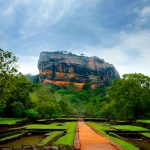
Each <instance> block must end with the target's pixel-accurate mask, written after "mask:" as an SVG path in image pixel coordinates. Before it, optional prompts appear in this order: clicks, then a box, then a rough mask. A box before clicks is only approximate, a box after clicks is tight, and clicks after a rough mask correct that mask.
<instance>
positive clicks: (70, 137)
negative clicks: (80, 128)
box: [54, 122, 76, 146]
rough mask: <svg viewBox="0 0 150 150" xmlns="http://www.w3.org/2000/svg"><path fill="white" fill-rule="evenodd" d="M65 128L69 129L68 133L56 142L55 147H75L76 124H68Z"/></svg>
mask: <svg viewBox="0 0 150 150" xmlns="http://www.w3.org/2000/svg"><path fill="white" fill-rule="evenodd" d="M65 127H66V128H67V133H66V134H65V135H64V136H62V137H61V138H59V139H58V140H57V141H56V142H54V145H70V146H72V145H73V142H74V134H75V128H76V122H67V123H66V125H65Z"/></svg>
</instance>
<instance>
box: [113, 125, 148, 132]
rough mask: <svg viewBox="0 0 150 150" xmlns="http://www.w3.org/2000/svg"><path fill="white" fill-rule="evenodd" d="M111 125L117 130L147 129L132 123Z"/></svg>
mask: <svg viewBox="0 0 150 150" xmlns="http://www.w3.org/2000/svg"><path fill="white" fill-rule="evenodd" d="M111 127H113V128H115V129H119V130H128V131H148V129H146V128H143V127H139V126H133V125H113V126H111Z"/></svg>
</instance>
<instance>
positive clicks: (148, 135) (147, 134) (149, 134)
mask: <svg viewBox="0 0 150 150" xmlns="http://www.w3.org/2000/svg"><path fill="white" fill-rule="evenodd" d="M141 134H142V135H144V136H146V137H148V138H150V133H146V132H145V133H141Z"/></svg>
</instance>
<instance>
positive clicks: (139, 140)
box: [118, 133, 150, 150]
mask: <svg viewBox="0 0 150 150" xmlns="http://www.w3.org/2000/svg"><path fill="white" fill-rule="evenodd" d="M118 135H120V136H122V137H124V138H125V139H127V141H128V142H130V143H132V144H134V145H135V146H137V147H139V148H140V149H142V150H150V142H149V139H146V138H143V137H142V136H141V135H140V134H139V133H119V134H118Z"/></svg>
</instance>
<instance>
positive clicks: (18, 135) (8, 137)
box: [0, 132, 25, 142]
mask: <svg viewBox="0 0 150 150" xmlns="http://www.w3.org/2000/svg"><path fill="white" fill-rule="evenodd" d="M24 133H25V132H22V133H17V134H14V135H10V136H7V137H5V138H1V139H0V142H4V141H6V140H10V139H13V138H17V137H20V136H21V135H23V134H24Z"/></svg>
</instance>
